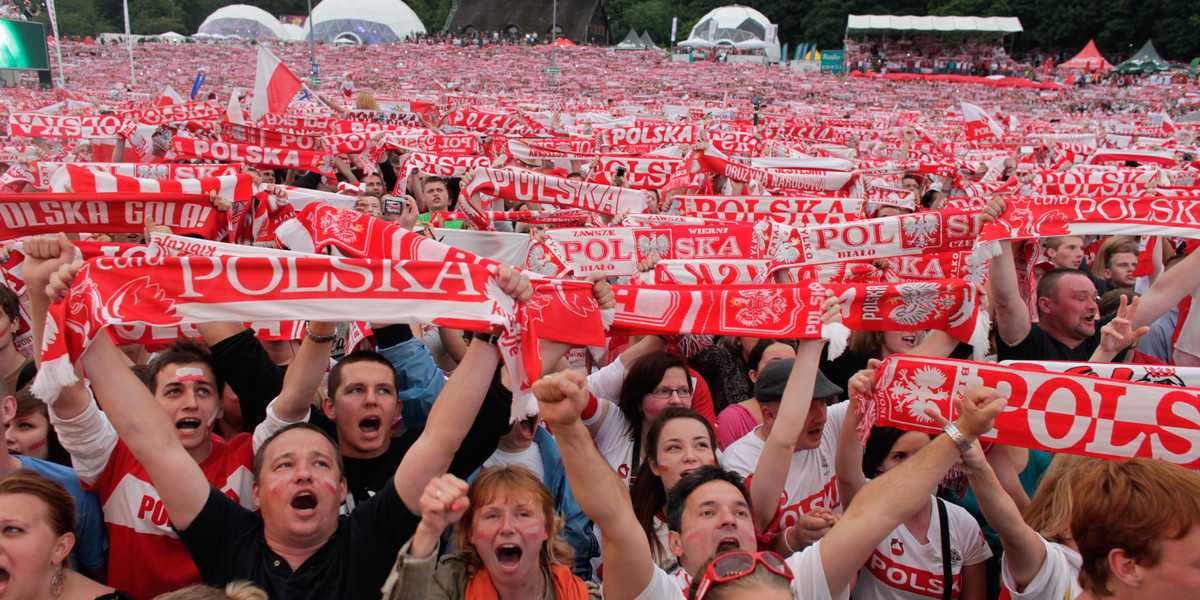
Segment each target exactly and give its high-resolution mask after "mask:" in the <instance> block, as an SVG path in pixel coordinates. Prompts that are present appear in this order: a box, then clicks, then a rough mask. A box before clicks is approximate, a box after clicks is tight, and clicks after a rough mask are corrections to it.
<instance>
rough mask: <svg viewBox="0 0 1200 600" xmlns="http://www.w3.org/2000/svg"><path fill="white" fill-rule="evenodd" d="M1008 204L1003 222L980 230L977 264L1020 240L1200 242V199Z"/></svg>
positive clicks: (1057, 199) (1062, 199)
mask: <svg viewBox="0 0 1200 600" xmlns="http://www.w3.org/2000/svg"><path fill="white" fill-rule="evenodd" d="M1005 202H1006V203H1007V208H1006V210H1005V211H1004V214H1003V215H1000V219H999V220H998V221H996V222H994V223H986V224H984V226H983V228H982V229H980V231H979V243H978V245H977V246H976V247H975V251H974V258H975V259H989V258H992V257H993V256H996V255H997V254H999V253H1000V243H1001V242H1002V241H1006V240H1014V239H1032V238H1045V237H1054V236H1063V235H1080V236H1083V235H1108V234H1113V233H1120V234H1123V235H1165V236H1177V237H1184V238H1200V196H1187V197H1178V196H1173V197H1136V198H1129V197H1114V198H1101V197H1096V198H1090V197H1067V196H1046V197H1038V196H1013V197H1009V198H1006V199H1005Z"/></svg>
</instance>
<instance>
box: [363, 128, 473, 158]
mask: <svg viewBox="0 0 1200 600" xmlns="http://www.w3.org/2000/svg"><path fill="white" fill-rule="evenodd" d="M393 148H394V149H397V150H408V151H411V152H427V153H429V154H479V153H480V152H482V151H483V148H482V146H480V145H479V140H478V139H477V138H476V137H475V136H473V135H467V134H452V135H448V134H433V133H429V132H428V131H425V130H421V131H417V132H412V133H400V132H389V133H385V134H383V135H382V136H380V137H379V139H372V140H371V141H370V142H368V143H367V145H366V147H365V148H364V149H363V150H362V153H363V154H364V155H365V156H364V157H362V160H363V161H364V162H365V161H370V162H372V163H376V164H378V163H379V159H380V157H382V156H383V153H384V151H386V150H388V149H393Z"/></svg>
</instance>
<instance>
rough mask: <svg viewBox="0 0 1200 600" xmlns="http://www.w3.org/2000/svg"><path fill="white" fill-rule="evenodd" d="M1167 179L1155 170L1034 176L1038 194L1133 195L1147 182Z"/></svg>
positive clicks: (1047, 172)
mask: <svg viewBox="0 0 1200 600" xmlns="http://www.w3.org/2000/svg"><path fill="white" fill-rule="evenodd" d="M1151 182H1157V183H1162V184H1166V183H1169V182H1168V181H1167V180H1166V179H1165V178H1161V179H1160V177H1159V174H1158V173H1156V172H1154V171H1130V170H1123V171H1084V172H1070V173H1061V172H1050V171H1044V172H1041V173H1038V174H1037V175H1036V176H1035V177H1034V180H1033V184H1034V186H1035V187H1036V188H1037V190H1038V195H1039V196H1042V195H1044V196H1133V195H1136V194H1139V193H1141V192H1142V191H1144V190H1145V189H1146V184H1148V183H1151Z"/></svg>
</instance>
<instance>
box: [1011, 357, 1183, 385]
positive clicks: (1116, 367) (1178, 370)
mask: <svg viewBox="0 0 1200 600" xmlns="http://www.w3.org/2000/svg"><path fill="white" fill-rule="evenodd" d="M1000 364H1001V365H1002V366H1005V367H1012V368H1014V369H1029V370H1032V371H1047V372H1051V373H1071V374H1074V375H1091V376H1093V377H1103V378H1105V379H1116V380H1118V381H1132V382H1134V383H1151V384H1154V385H1174V386H1179V387H1190V388H1200V367H1176V366H1174V365H1142V364H1133V363H1073V362H1066V361H1061V360H1048V361H1032V360H1005V361H1001V362H1000Z"/></svg>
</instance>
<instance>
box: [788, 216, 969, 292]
mask: <svg viewBox="0 0 1200 600" xmlns="http://www.w3.org/2000/svg"><path fill="white" fill-rule="evenodd" d="M981 210H982V209H981V208H979V207H968V208H943V209H941V210H930V211H924V212H919V213H913V214H906V215H895V216H890V217H877V218H874V219H867V220H863V221H852V222H849V223H841V224H837V225H823V226H818V227H804V228H798V227H790V226H786V225H780V226H778V227H776V231H777V232H778V235H780V236H781V238H782V239H781V240H780V243H779V248H778V250H777V251H776V252H775V255H774V260H775V263H776V264H775V265H774V266H773V267H772V271H775V270H779V269H784V268H791V267H795V266H800V265H806V264H821V263H833V262H840V261H844V260H848V259H875V258H892V257H897V256H920V255H927V254H934V253H937V254H940V253H943V252H953V251H961V250H969V249H971V248H972V247H974V244H975V240H976V237H977V236H978V226H977V224H976V223H977V219H976V215H977V214H978V213H979V212H980V211H981ZM970 279H972V280H973V281H974V280H975V279H974V278H973V277H971V278H970Z"/></svg>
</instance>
